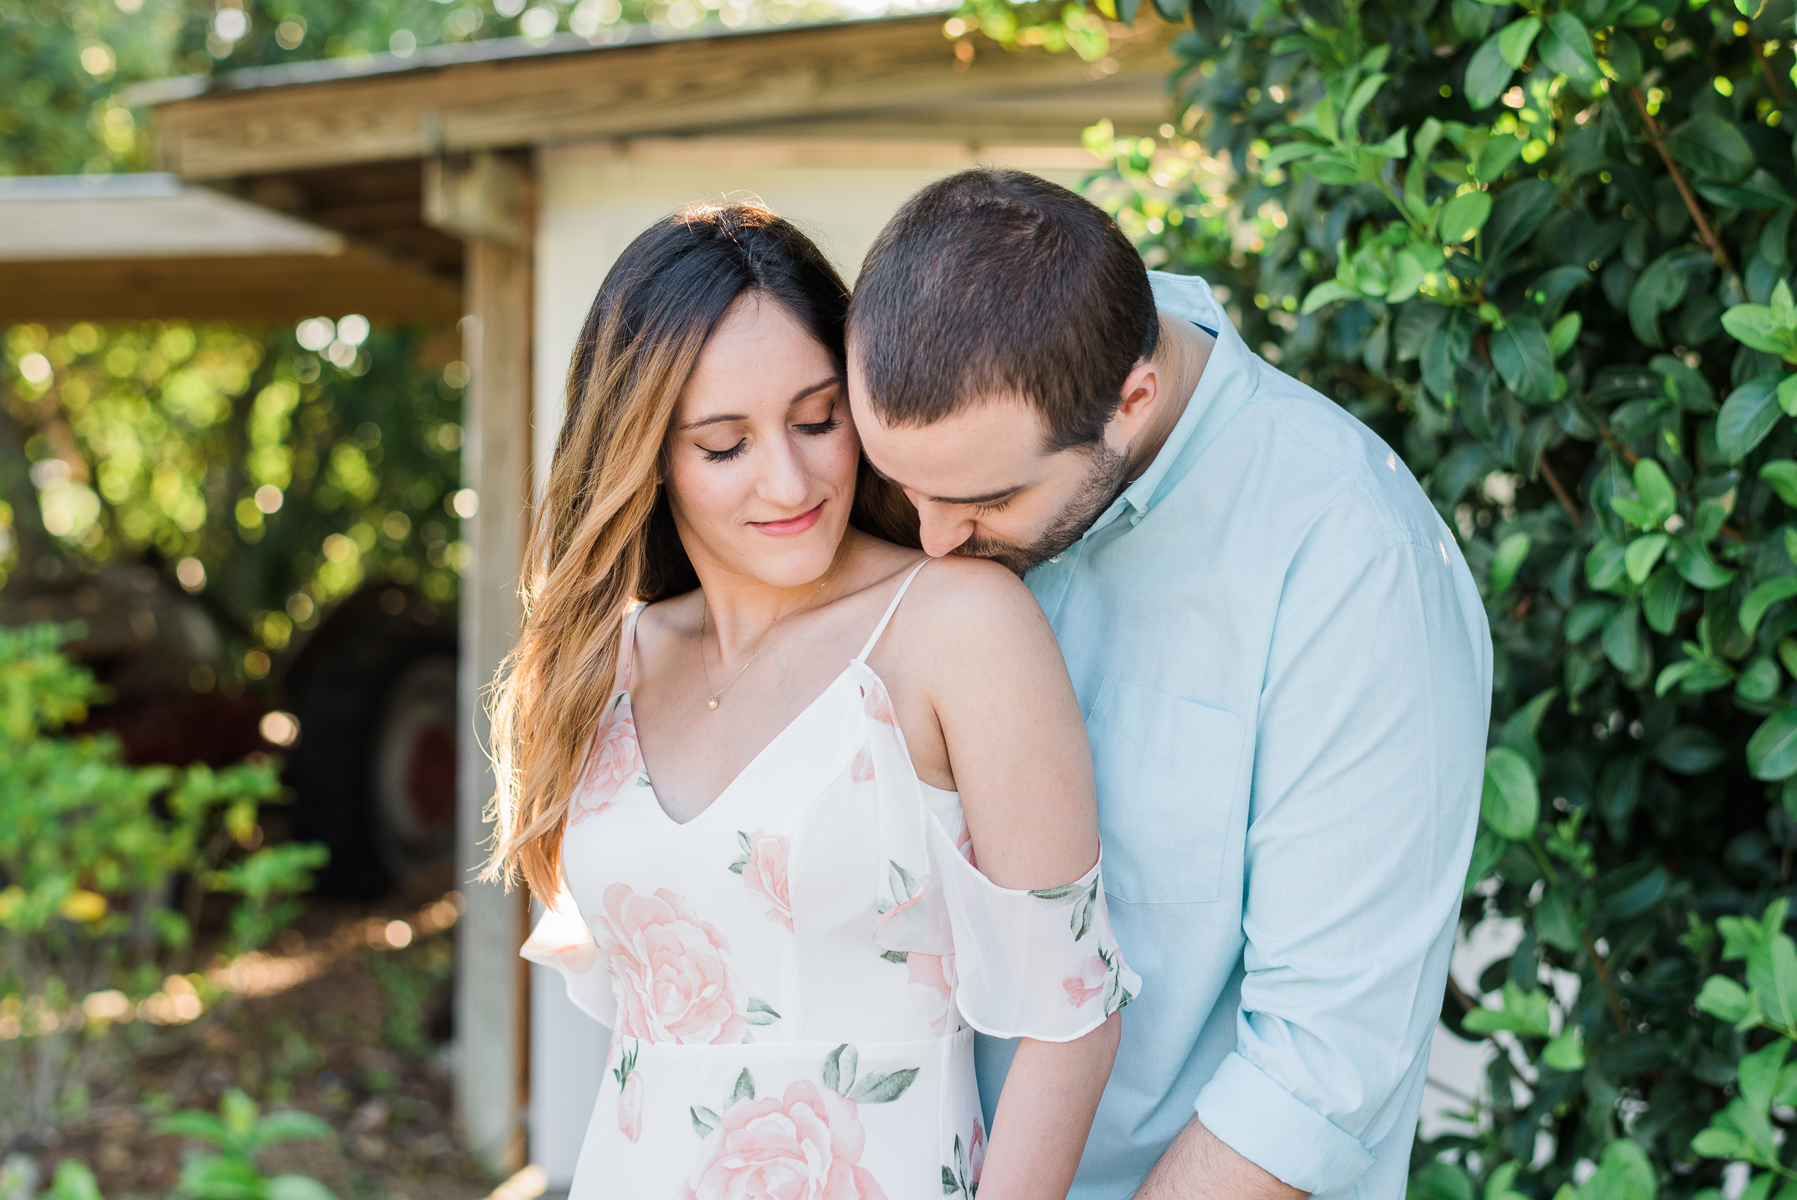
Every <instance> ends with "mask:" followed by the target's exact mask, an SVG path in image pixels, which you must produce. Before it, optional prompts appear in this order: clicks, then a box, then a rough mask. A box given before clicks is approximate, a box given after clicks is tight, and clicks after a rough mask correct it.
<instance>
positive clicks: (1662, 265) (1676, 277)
mask: <svg viewBox="0 0 1797 1200" xmlns="http://www.w3.org/2000/svg"><path fill="white" fill-rule="evenodd" d="M1700 261H1701V260H1700ZM1695 265H1697V264H1695V263H1694V262H1693V260H1692V251H1691V250H1690V248H1688V247H1680V248H1678V249H1674V250H1668V251H1667V252H1666V253H1664V254H1662V255H1660V256H1659V257H1658V258H1656V259H1654V261H1653V262H1651V263H1649V264H1648V266H1647V269H1646V270H1644V271H1642V272H1641V276H1640V278H1638V279H1637V280H1635V286H1634V287H1632V288H1630V289H1629V303H1628V311H1629V326H1630V328H1632V329H1633V330H1634V331H1635V336H1636V337H1637V338H1639V339H1640V340H1641V341H1642V342H1644V343H1646V344H1647V345H1649V346H1661V345H1664V344H1665V343H1664V341H1663V340H1662V338H1661V335H1660V314H1661V313H1668V312H1671V311H1672V310H1673V309H1675V308H1677V307H1678V305H1679V302H1680V301H1681V300H1683V299H1684V298H1685V291H1686V289H1687V288H1688V287H1690V284H1691V279H1692V271H1693V269H1694V266H1695Z"/></svg>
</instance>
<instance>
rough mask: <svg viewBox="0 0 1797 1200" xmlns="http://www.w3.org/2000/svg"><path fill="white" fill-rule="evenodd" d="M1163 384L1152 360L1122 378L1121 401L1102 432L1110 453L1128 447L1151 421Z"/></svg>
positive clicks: (1145, 361)
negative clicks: (1110, 450)
mask: <svg viewBox="0 0 1797 1200" xmlns="http://www.w3.org/2000/svg"><path fill="white" fill-rule="evenodd" d="M1162 382H1163V381H1162V378H1161V368H1160V367H1159V366H1158V365H1156V363H1155V362H1154V360H1153V359H1143V360H1142V361H1141V362H1139V363H1137V364H1136V365H1135V367H1134V368H1132V369H1131V371H1130V373H1129V374H1128V375H1125V376H1124V377H1123V388H1122V393H1123V401H1122V403H1120V404H1119V405H1118V406H1117V411H1116V412H1114V413H1112V414H1111V419H1110V422H1109V423H1108V424H1107V425H1106V426H1105V431H1104V432H1105V440H1106V441H1108V442H1109V443H1111V448H1112V449H1113V450H1122V449H1124V448H1125V447H1126V446H1128V445H1129V443H1130V442H1131V441H1132V440H1134V438H1135V436H1136V434H1138V433H1140V432H1141V431H1142V429H1143V427H1144V426H1146V425H1147V424H1148V422H1149V420H1150V419H1152V418H1153V416H1154V414H1155V411H1156V405H1157V404H1158V403H1159V401H1160V397H1161V384H1162Z"/></svg>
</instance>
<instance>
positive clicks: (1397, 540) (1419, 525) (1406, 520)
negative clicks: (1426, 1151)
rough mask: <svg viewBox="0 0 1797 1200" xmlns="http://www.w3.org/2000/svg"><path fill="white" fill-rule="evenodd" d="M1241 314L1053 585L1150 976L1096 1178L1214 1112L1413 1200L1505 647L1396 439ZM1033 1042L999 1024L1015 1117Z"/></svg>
mask: <svg viewBox="0 0 1797 1200" xmlns="http://www.w3.org/2000/svg"><path fill="white" fill-rule="evenodd" d="M1153 282H1154V291H1155V298H1156V300H1157V301H1158V303H1159V305H1160V307H1161V310H1162V311H1163V312H1167V313H1172V314H1174V315H1177V316H1180V317H1183V318H1185V319H1187V320H1190V321H1192V322H1194V323H1195V324H1198V325H1200V326H1203V327H1205V328H1207V329H1210V330H1214V331H1216V333H1217V342H1216V347H1215V349H1214V350H1213V351H1212V354H1211V357H1210V360H1209V363H1208V364H1207V365H1206V367H1205V369H1204V373H1203V376H1202V378H1201V379H1200V380H1199V382H1198V386H1197V389H1196V391H1195V392H1194V393H1193V395H1192V397H1191V400H1190V402H1189V403H1188V404H1187V406H1186V410H1185V412H1184V414H1183V415H1182V416H1181V417H1180V419H1179V422H1178V424H1177V425H1176V426H1175V428H1174V430H1173V433H1172V435H1171V437H1170V438H1169V439H1168V441H1167V444H1166V445H1165V446H1164V447H1163V448H1162V449H1161V451H1160V453H1159V454H1158V455H1157V456H1156V457H1155V459H1154V461H1153V463H1151V464H1150V465H1149V467H1148V469H1147V470H1146V471H1145V472H1144V473H1143V474H1142V475H1141V477H1140V478H1138V479H1137V480H1136V481H1135V482H1134V483H1133V484H1131V485H1130V486H1129V488H1128V489H1127V490H1126V491H1125V492H1124V493H1123V495H1122V496H1120V497H1119V498H1118V499H1117V501H1116V503H1114V504H1113V505H1112V506H1111V507H1110V508H1109V509H1108V510H1107V511H1106V512H1105V513H1104V515H1103V516H1101V517H1100V518H1099V519H1098V521H1097V522H1096V523H1095V524H1094V525H1093V526H1092V528H1091V529H1090V530H1089V531H1088V532H1087V533H1086V535H1085V536H1084V537H1083V538H1082V539H1081V540H1080V541H1079V542H1078V543H1076V544H1075V545H1074V546H1072V547H1070V548H1069V549H1068V550H1067V551H1066V553H1064V554H1062V555H1061V556H1060V557H1059V558H1058V559H1057V560H1055V561H1054V562H1051V563H1045V564H1043V565H1042V566H1041V567H1038V568H1037V569H1036V570H1035V571H1033V572H1031V573H1030V575H1029V577H1028V580H1027V582H1028V583H1029V586H1030V589H1031V590H1032V591H1033V592H1034V593H1035V595H1036V598H1037V599H1038V600H1039V601H1040V602H1041V604H1042V607H1043V609H1044V610H1045V611H1046V612H1047V614H1048V617H1049V620H1050V621H1051V622H1052V623H1053V625H1054V629H1055V633H1056V634H1057V635H1058V636H1059V638H1060V642H1061V649H1062V651H1063V652H1064V653H1065V654H1066V657H1067V666H1068V669H1069V670H1070V671H1071V673H1072V676H1073V684H1074V687H1075V689H1076V690H1077V692H1078V694H1079V699H1080V705H1081V708H1082V710H1083V711H1084V713H1085V715H1086V728H1087V731H1088V732H1089V734H1090V736H1091V740H1092V752H1093V759H1094V762H1095V765H1096V767H1097V775H1098V812H1099V818H1098V819H1099V828H1100V832H1101V833H1102V835H1103V839H1104V876H1105V886H1106V891H1107V894H1108V895H1109V897H1110V912H1111V919H1112V922H1113V923H1114V925H1115V927H1116V931H1117V936H1118V938H1119V939H1120V941H1121V943H1122V947H1123V954H1124V957H1125V958H1126V959H1127V961H1128V962H1129V964H1130V966H1131V967H1133V968H1134V969H1135V970H1136V971H1137V972H1139V973H1140V974H1141V976H1142V979H1143V988H1142V994H1141V996H1140V998H1138V999H1137V1000H1136V1002H1135V1003H1134V1004H1132V1005H1131V1006H1130V1007H1129V1008H1128V1009H1127V1010H1125V1012H1124V1015H1123V1042H1122V1047H1121V1049H1120V1051H1119V1053H1118V1056H1117V1065H1116V1069H1115V1070H1114V1071H1113V1072H1112V1075H1111V1080H1110V1084H1109V1086H1108V1087H1107V1088H1106V1090H1105V1094H1104V1101H1103V1103H1102V1104H1101V1105H1100V1107H1099V1110H1098V1118H1097V1121H1096V1122H1095V1123H1094V1125H1093V1127H1092V1136H1091V1140H1090V1141H1089V1142H1088V1143H1087V1146H1086V1151H1085V1157H1084V1159H1083V1160H1082V1161H1081V1163H1080V1171H1079V1177H1078V1179H1077V1181H1076V1182H1075V1184H1074V1187H1073V1191H1072V1193H1071V1195H1072V1197H1073V1200H1122V1198H1124V1197H1127V1196H1129V1195H1131V1194H1132V1193H1133V1191H1134V1190H1135V1188H1136V1187H1137V1186H1138V1185H1139V1184H1140V1183H1141V1181H1142V1179H1143V1177H1144V1176H1145V1175H1146V1174H1147V1173H1148V1171H1149V1169H1150V1168H1151V1167H1153V1165H1154V1163H1155V1161H1156V1160H1157V1159H1158V1158H1159V1157H1160V1155H1161V1152H1162V1151H1163V1150H1165V1149H1166V1147H1167V1144H1168V1143H1169V1142H1170V1141H1171V1140H1172V1139H1173V1137H1174V1135H1176V1134H1177V1133H1178V1132H1179V1131H1180V1130H1181V1129H1182V1128H1183V1127H1184V1126H1185V1124H1186V1122H1187V1121H1188V1120H1189V1119H1190V1118H1191V1116H1192V1114H1193V1112H1194V1110H1195V1111H1196V1112H1197V1115H1198V1116H1199V1118H1200V1119H1202V1120H1203V1122H1204V1124H1205V1127H1206V1128H1208V1129H1209V1130H1211V1131H1212V1132H1213V1133H1215V1134H1216V1135H1217V1136H1218V1137H1219V1138H1221V1139H1222V1140H1223V1141H1224V1142H1225V1143H1227V1144H1228V1145H1229V1146H1231V1147H1233V1148H1234V1149H1235V1150H1236V1151H1238V1152H1239V1153H1240V1154H1242V1155H1243V1156H1244V1157H1246V1158H1248V1159H1249V1160H1251V1161H1252V1162H1255V1163H1257V1164H1259V1165H1260V1166H1261V1167H1264V1168H1265V1169H1266V1170H1268V1171H1270V1172H1271V1173H1272V1174H1274V1175H1276V1176H1278V1177H1279V1178H1280V1179H1282V1180H1284V1181H1285V1182H1287V1183H1289V1184H1291V1185H1293V1186H1294V1187H1297V1188H1300V1189H1302V1190H1304V1191H1307V1192H1312V1193H1316V1194H1327V1195H1338V1194H1351V1195H1353V1196H1357V1197H1366V1198H1368V1200H1375V1198H1376V1200H1399V1198H1400V1197H1402V1196H1403V1194H1404V1183H1405V1176H1406V1174H1407V1169H1408V1165H1409V1161H1408V1160H1409V1154H1410V1145H1411V1139H1412V1137H1413V1135H1414V1133H1415V1130H1416V1122H1417V1112H1418V1109H1419V1107H1420V1105H1421V1103H1422V1092H1423V1081H1424V1075H1425V1071H1426V1068H1427V1065H1428V1057H1429V1042H1430V1035H1431V1031H1432V1030H1433V1029H1434V1027H1435V1023H1436V1020H1437V1018H1438V1017H1439V1016H1440V1013H1441V1001H1442V989H1443V985H1444V982H1445V979H1446V976H1447V970H1448V957H1449V954H1450V951H1451V950H1452V947H1453V934H1454V921H1455V916H1456V914H1457V913H1458V912H1459V908H1460V898H1461V894H1462V888H1463V885H1464V882H1465V877H1466V869H1467V861H1468V859H1469V857H1470V856H1471V853H1472V841H1473V832H1474V827H1475V825H1476V823H1477V820H1478V815H1479V794H1480V788H1481V781H1482V778H1483V762H1484V755H1485V745H1486V735H1487V730H1488V725H1489V720H1490V698H1491V638H1490V633H1489V631H1488V629H1487V626H1486V621H1485V611H1484V607H1483V604H1482V603H1481V601H1480V598H1479V594H1478V591H1477V589H1476V588H1475V586H1474V584H1473V580H1472V576H1471V575H1470V573H1469V572H1468V571H1467V568H1466V563H1465V561H1464V560H1463V559H1462V557H1461V555H1460V551H1459V549H1458V547H1457V546H1456V545H1455V542H1454V538H1453V535H1452V534H1451V533H1450V532H1449V531H1448V529H1447V527H1446V526H1445V525H1444V524H1443V523H1442V520H1441V517H1440V516H1439V515H1438V514H1437V512H1436V511H1435V509H1434V507H1433V506H1432V505H1431V504H1430V502H1429V500H1428V499H1427V498H1426V497H1425V496H1424V494H1423V491H1422V489H1421V488H1420V487H1418V486H1417V483H1416V481H1415V479H1413V478H1412V477H1411V474H1410V472H1409V470H1408V469H1406V467H1405V466H1404V464H1403V463H1402V462H1401V461H1400V460H1399V459H1398V456H1397V455H1396V454H1394V453H1393V452H1392V451H1391V449H1390V448H1389V447H1387V446H1386V445H1385V444H1384V443H1383V442H1381V441H1380V440H1379V439H1378V438H1377V437H1375V436H1374V435H1373V434H1372V432H1371V431H1370V430H1368V429H1367V428H1366V427H1365V426H1364V425H1362V424H1360V422H1358V421H1356V420H1355V419H1354V418H1353V417H1351V416H1349V415H1348V414H1347V413H1346V412H1344V411H1343V410H1342V409H1340V408H1339V407H1337V406H1336V405H1335V404H1333V403H1331V402H1330V401H1329V400H1327V399H1325V398H1324V397H1323V396H1321V395H1319V394H1318V393H1317V392H1315V391H1313V390H1312V389H1310V388H1308V387H1305V386H1304V385H1303V384H1301V383H1299V382H1297V381H1296V380H1294V379H1292V378H1291V377H1290V376H1288V375H1285V374H1283V373H1282V372H1280V371H1278V370H1276V369H1274V368H1273V367H1271V366H1268V365H1267V364H1266V363H1264V362H1262V361H1261V360H1260V359H1259V358H1258V357H1256V356H1255V355H1254V354H1253V353H1252V352H1251V351H1250V350H1249V349H1248V347H1247V346H1246V345H1245V344H1243V342H1242V339H1241V337H1240V335H1239V334H1237V333H1236V331H1235V329H1234V327H1233V326H1232V325H1231V324H1230V322H1229V318H1228V316H1227V315H1225V313H1224V312H1223V309H1222V307H1221V306H1220V305H1219V304H1218V303H1217V301H1216V299H1215V297H1214V296H1212V294H1211V290H1210V288H1209V286H1207V285H1206V284H1205V283H1204V281H1203V280H1200V279H1196V278H1190V277H1180V276H1172V275H1164V274H1160V273H1155V274H1154V276H1153ZM1011 1048H1012V1044H1011V1043H1008V1042H1002V1041H997V1040H994V1039H990V1038H981V1039H980V1045H979V1048H978V1061H979V1069H980V1085H981V1086H980V1091H981V1095H982V1096H984V1097H985V1099H986V1103H987V1112H986V1116H987V1121H988V1124H990V1121H991V1118H992V1106H993V1104H994V1102H995V1101H996V1100H997V1098H998V1094H999V1088H1000V1084H1001V1083H1002V1081H1003V1078H1004V1072H1005V1069H1006V1066H1007V1065H1008V1063H1009V1062H1010V1051H1011Z"/></svg>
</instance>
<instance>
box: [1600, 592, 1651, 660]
mask: <svg viewBox="0 0 1797 1200" xmlns="http://www.w3.org/2000/svg"><path fill="white" fill-rule="evenodd" d="M1640 613H1641V608H1640V605H1638V604H1635V603H1633V602H1630V603H1628V604H1625V605H1623V606H1622V609H1621V611H1619V612H1618V613H1617V614H1616V615H1615V616H1613V617H1611V618H1610V620H1609V623H1608V624H1606V625H1605V626H1604V635H1603V638H1602V639H1601V642H1600V644H1601V645H1602V646H1603V649H1604V657H1605V658H1607V659H1609V660H1610V665H1611V666H1613V667H1615V668H1616V669H1617V670H1618V671H1621V672H1622V673H1623V674H1624V675H1635V674H1637V673H1639V672H1640V671H1642V670H1643V669H1645V668H1646V667H1647V666H1648V665H1649V660H1648V649H1647V639H1646V638H1645V637H1644V636H1643V635H1642V633H1641V620H1640Z"/></svg>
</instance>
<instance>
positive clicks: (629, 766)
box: [568, 701, 645, 825]
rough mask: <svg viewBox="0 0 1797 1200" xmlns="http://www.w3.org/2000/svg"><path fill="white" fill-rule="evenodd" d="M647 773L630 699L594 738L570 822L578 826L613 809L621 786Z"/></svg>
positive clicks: (616, 711)
mask: <svg viewBox="0 0 1797 1200" xmlns="http://www.w3.org/2000/svg"><path fill="white" fill-rule="evenodd" d="M644 773H645V771H644V766H643V752H642V748H641V747H640V746H638V745H637V740H636V721H635V719H634V718H632V717H631V715H630V709H629V702H628V701H623V702H620V704H619V706H618V708H617V709H616V710H615V711H614V712H613V713H612V719H611V720H610V721H607V722H606V723H605V724H604V725H603V726H602V727H601V728H600V730H599V736H598V737H596V738H594V739H593V748H592V751H591V753H590V756H589V758H588V759H587V769H586V773H585V774H584V775H582V776H581V779H580V786H579V787H577V788H576V789H575V790H574V803H573V805H572V807H571V808H570V810H569V813H568V824H570V825H578V824H580V823H581V822H582V821H584V820H586V819H587V818H588V817H591V816H597V815H598V814H599V813H602V812H604V811H605V810H606V809H608V808H610V807H611V805H612V801H613V800H614V799H616V798H617V794H618V789H619V788H622V787H623V786H624V785H625V784H626V783H630V782H633V781H635V780H636V779H637V778H638V777H639V776H641V775H642V774H644Z"/></svg>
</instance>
